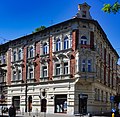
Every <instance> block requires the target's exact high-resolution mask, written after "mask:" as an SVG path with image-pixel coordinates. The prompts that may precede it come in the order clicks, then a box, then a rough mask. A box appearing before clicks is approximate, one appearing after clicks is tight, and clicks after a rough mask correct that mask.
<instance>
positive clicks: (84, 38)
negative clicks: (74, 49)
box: [81, 36, 87, 45]
mask: <svg viewBox="0 0 120 117" xmlns="http://www.w3.org/2000/svg"><path fill="white" fill-rule="evenodd" d="M81 44H82V45H87V38H86V36H82V37H81Z"/></svg>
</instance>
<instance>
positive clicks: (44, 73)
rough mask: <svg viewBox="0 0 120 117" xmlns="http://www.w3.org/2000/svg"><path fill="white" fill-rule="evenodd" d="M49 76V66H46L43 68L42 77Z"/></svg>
mask: <svg viewBox="0 0 120 117" xmlns="http://www.w3.org/2000/svg"><path fill="white" fill-rule="evenodd" d="M47 76H48V69H47V65H46V66H42V77H43V78H44V77H47Z"/></svg>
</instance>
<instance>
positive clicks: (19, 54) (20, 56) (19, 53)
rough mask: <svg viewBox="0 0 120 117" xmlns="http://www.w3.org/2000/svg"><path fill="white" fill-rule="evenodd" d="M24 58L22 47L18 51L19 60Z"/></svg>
mask: <svg viewBox="0 0 120 117" xmlns="http://www.w3.org/2000/svg"><path fill="white" fill-rule="evenodd" d="M21 59H22V50H21V49H20V50H19V51H18V60H21Z"/></svg>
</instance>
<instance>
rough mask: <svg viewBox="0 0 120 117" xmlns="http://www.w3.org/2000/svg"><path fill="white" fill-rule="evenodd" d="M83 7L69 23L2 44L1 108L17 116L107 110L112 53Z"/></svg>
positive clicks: (113, 70)
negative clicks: (3, 95)
mask: <svg viewBox="0 0 120 117" xmlns="http://www.w3.org/2000/svg"><path fill="white" fill-rule="evenodd" d="M89 9H90V6H89V5H88V4H87V3H83V4H79V5H78V13H77V14H76V16H75V17H74V18H72V19H70V20H67V21H64V22H62V23H59V24H56V25H53V26H50V27H48V28H46V29H44V30H42V31H40V32H37V33H33V34H30V35H27V36H24V37H20V38H18V39H16V40H13V41H10V42H8V46H7V47H8V49H7V52H6V68H7V73H6V86H7V104H8V106H9V105H10V104H11V102H12V103H14V104H15V106H16V108H17V110H19V111H21V112H36V110H38V111H39V112H41V111H42V112H44V111H46V112H47V113H66V114H69V115H73V114H78V113H88V112H90V113H98V112H108V111H110V110H111V103H110V96H113V95H116V78H117V61H118V58H119V56H118V54H117V52H116V51H115V50H114V48H113V47H112V45H111V44H110V42H109V40H108V38H107V36H106V34H105V32H104V31H103V29H102V28H101V26H100V25H99V23H98V22H97V21H96V20H93V19H92V17H91V15H90V12H89Z"/></svg>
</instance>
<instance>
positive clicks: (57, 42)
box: [56, 39, 61, 51]
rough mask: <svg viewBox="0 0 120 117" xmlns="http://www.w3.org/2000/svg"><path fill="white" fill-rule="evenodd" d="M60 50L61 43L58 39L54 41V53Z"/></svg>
mask: <svg viewBox="0 0 120 117" xmlns="http://www.w3.org/2000/svg"><path fill="white" fill-rule="evenodd" d="M60 50H61V43H60V39H58V40H57V41H56V51H60Z"/></svg>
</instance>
